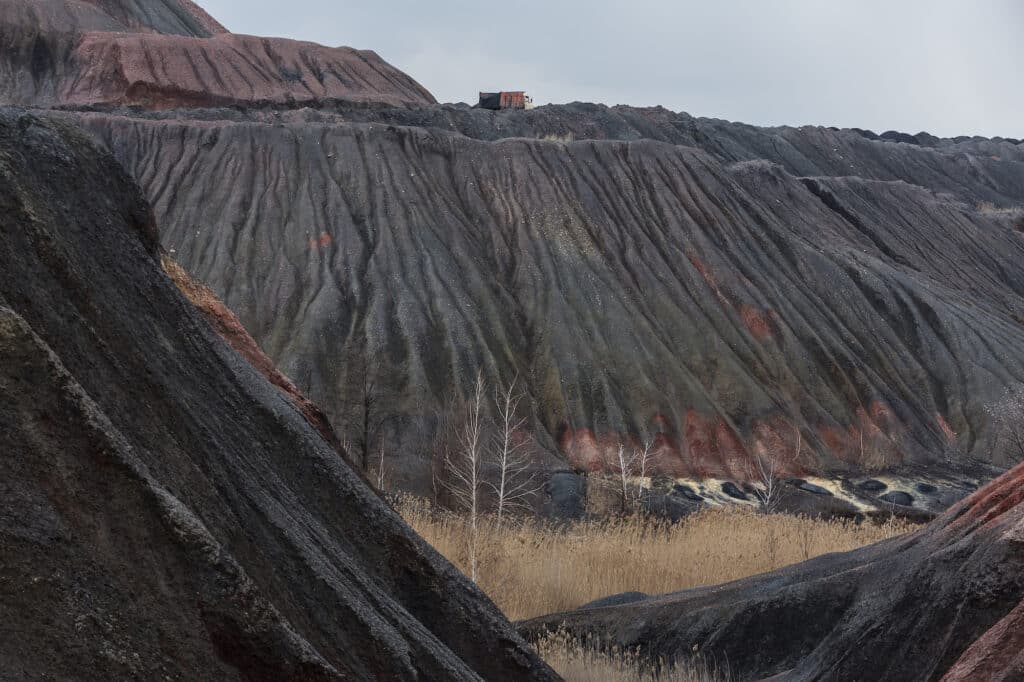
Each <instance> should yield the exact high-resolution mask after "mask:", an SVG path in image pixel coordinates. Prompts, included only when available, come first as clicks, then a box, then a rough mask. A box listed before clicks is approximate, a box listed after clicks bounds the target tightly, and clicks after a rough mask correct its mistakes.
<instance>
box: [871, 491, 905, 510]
mask: <svg viewBox="0 0 1024 682" xmlns="http://www.w3.org/2000/svg"><path fill="white" fill-rule="evenodd" d="M878 501H879V502H884V503H885V504H898V505H900V506H903V507H910V506H912V505H913V504H914V496H913V495H911V494H910V493H908V492H904V491H902V490H893V491H891V492H888V493H885V494H884V495H879V496H878Z"/></svg>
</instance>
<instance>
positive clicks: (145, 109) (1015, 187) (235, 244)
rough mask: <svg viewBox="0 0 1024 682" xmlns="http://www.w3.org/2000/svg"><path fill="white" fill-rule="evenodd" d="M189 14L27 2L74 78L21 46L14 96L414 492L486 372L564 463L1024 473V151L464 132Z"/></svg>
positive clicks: (862, 141)
mask: <svg viewBox="0 0 1024 682" xmlns="http://www.w3.org/2000/svg"><path fill="white" fill-rule="evenodd" d="M171 6H172V5H171V4H163V3H159V2H156V0H149V1H148V2H143V1H142V0H139V2H138V3H136V4H132V3H128V2H127V0H109V2H105V3H101V5H100V6H94V5H88V6H86V5H81V4H78V3H67V2H61V1H59V0H50V2H48V3H45V4H41V3H26V2H24V0H22V1H21V2H15V1H14V0H6V4H3V5H0V7H3V8H5V13H4V17H6V18H5V19H4V20H3V21H2V22H0V27H2V26H7V27H11V26H19V25H20V26H33V27H35V28H34V29H33V30H35V31H36V32H37V33H38V34H39V35H40V36H42V38H43V42H42V45H43V46H44V47H45V46H46V45H49V43H48V42H46V41H47V40H49V38H48V37H52V36H53V35H59V36H65V37H66V36H72V37H73V39H72V41H71V42H70V43H68V42H67V41H65V43H66V44H67V45H69V46H70V47H68V50H69V52H68V53H67V55H65V56H64V57H61V58H57V57H55V56H54V55H55V54H56V53H54V52H52V50H51V51H48V49H44V50H41V51H38V53H37V49H36V46H37V44H38V41H32V40H29V39H28V38H26V37H25V36H26V35H28V34H27V33H25V32H24V31H22V30H20V29H11V30H12V31H13V33H11V35H12V36H15V38H16V40H14V42H13V43H12V45H15V46H20V47H18V48H17V49H15V50H13V51H12V52H11V53H10V55H11V57H10V58H9V60H8V62H7V66H2V65H0V69H3V68H6V69H7V70H8V71H7V72H5V73H4V74H3V77H2V78H0V84H2V89H3V91H4V92H5V93H6V94H5V97H7V98H8V99H11V100H13V101H22V102H27V103H31V104H33V105H35V106H40V107H50V106H60V107H62V108H65V109H72V110H73V111H69V112H65V113H63V114H59V115H63V116H67V117H69V118H71V119H73V120H75V121H76V122H79V123H81V124H82V125H84V126H85V127H87V129H89V130H90V131H91V132H92V133H93V134H95V135H96V136H97V138H99V139H101V140H102V141H103V142H104V143H105V144H107V145H108V146H109V147H110V149H111V150H112V151H113V152H114V154H115V156H116V157H117V158H118V160H119V161H120V162H121V163H122V164H124V166H125V167H126V168H127V169H128V170H129V172H130V173H131V174H132V175H133V176H134V177H135V178H136V179H137V180H138V181H139V183H140V184H141V185H142V187H143V189H144V191H145V193H146V195H147V197H148V198H149V199H150V200H151V201H152V203H153V206H154V210H155V211H156V215H157V217H158V219H159V220H160V223H161V225H162V226H163V228H164V229H163V233H162V234H163V245H164V247H165V248H167V249H168V250H171V251H173V252H174V253H173V254H172V255H173V256H174V258H175V259H177V260H179V261H180V262H181V263H182V264H183V265H184V266H185V268H186V269H187V270H188V271H189V272H190V273H192V274H193V275H194V276H196V277H198V278H199V279H201V280H202V281H204V282H206V283H208V284H209V285H210V286H211V287H212V289H213V290H214V292H215V293H216V294H217V295H218V296H220V297H221V298H222V299H223V300H224V301H225V302H226V303H227V305H228V306H229V307H230V308H231V309H233V310H234V311H236V312H237V313H238V315H239V318H240V319H241V321H242V323H243V324H244V325H245V327H246V328H247V329H249V330H250V331H251V332H252V334H253V336H254V337H255V339H256V341H257V342H258V343H259V345H260V346H262V347H263V348H264V349H265V350H266V352H267V353H268V355H269V356H270V357H271V358H272V359H273V360H274V361H275V362H276V363H277V364H278V365H279V366H281V367H282V369H284V370H285V372H286V373H287V374H288V375H289V376H291V377H292V378H293V379H295V381H296V382H297V384H298V385H299V386H300V388H302V389H303V390H304V391H306V392H308V393H309V394H310V395H311V396H313V397H314V398H315V399H316V400H317V402H318V403H320V404H321V405H323V406H324V408H325V410H326V412H327V414H328V417H329V418H330V420H331V422H332V424H333V426H334V427H335V429H336V430H337V432H338V433H339V434H341V435H342V437H343V438H346V439H348V440H353V441H354V440H363V441H364V442H368V441H370V440H373V441H374V445H375V447H378V448H383V449H384V450H386V451H387V452H386V454H387V455H388V456H389V457H391V458H392V459H393V460H395V464H394V466H393V471H395V472H396V474H397V475H399V477H400V480H398V481H397V483H398V484H399V485H400V486H402V487H413V488H416V487H420V489H423V487H424V486H425V485H426V481H428V479H429V478H430V477H429V475H428V470H429V466H430V465H429V464H428V463H427V461H426V460H427V459H428V458H429V455H430V450H431V445H430V444H431V443H432V442H433V440H434V435H435V427H436V424H437V423H438V422H439V419H440V417H441V415H439V412H440V411H441V410H443V409H444V407H443V405H444V404H445V402H446V401H447V400H448V399H449V398H451V397H452V396H456V397H458V396H460V395H465V394H466V392H467V391H468V388H469V385H470V383H471V382H472V379H473V377H475V376H476V373H477V371H483V372H484V373H485V377H486V379H487V381H488V383H489V385H491V386H494V385H496V384H500V383H505V382H509V381H511V380H512V379H513V378H518V380H519V381H520V382H521V384H522V386H523V387H524V388H525V389H526V390H527V392H528V394H529V402H530V405H531V420H532V424H531V430H532V431H533V432H534V433H535V434H536V436H537V440H538V442H539V443H540V445H541V448H540V449H541V451H542V452H541V453H540V455H539V456H541V457H543V455H544V454H545V453H546V454H548V455H550V454H556V455H557V456H556V457H554V458H552V457H549V458H548V459H547V463H548V464H550V465H551V466H553V467H556V466H563V465H564V462H565V461H568V463H569V464H570V466H571V467H572V468H575V469H579V470H582V469H594V468H602V467H604V468H607V464H608V461H609V460H610V459H614V455H615V452H616V450H617V448H618V445H619V444H620V443H624V444H626V445H627V447H628V446H630V445H637V446H638V445H639V444H640V443H641V442H643V441H650V442H651V443H652V445H653V448H654V451H655V460H656V470H657V471H659V472H661V473H666V474H671V475H677V476H684V475H685V476H697V477H706V476H715V477H723V478H750V477H751V468H752V464H751V462H752V459H756V458H757V457H758V456H769V455H770V456H771V457H773V458H776V459H779V460H781V462H780V465H779V466H780V467H781V470H783V471H785V472H786V473H787V474H789V475H794V476H805V475H810V474H811V473H817V474H821V475H829V474H830V473H836V472H851V471H852V472H859V473H863V472H864V471H865V470H870V471H887V470H892V469H897V468H907V467H913V466H916V465H925V466H926V467H927V468H928V469H930V470H934V469H936V468H937V467H943V468H946V469H957V468H962V467H967V468H972V467H974V465H975V464H976V463H979V462H980V463H989V464H995V465H996V466H1000V467H1002V466H1006V465H1008V464H1009V463H1011V462H1012V461H1013V460H1014V458H1016V457H1018V456H1021V455H1024V453H1018V452H1016V451H1015V450H1013V449H1012V448H1008V447H1006V440H1007V439H1006V434H1004V433H1002V432H1001V431H1000V429H1001V428H1002V427H1001V426H1000V425H999V424H998V423H997V422H999V421H1000V420H1002V422H1003V423H1005V422H1006V415H1007V413H1008V412H1010V411H1012V409H1013V408H1014V404H1016V403H1015V401H1016V402H1017V403H1021V404H1024V398H1022V396H1024V390H1022V389H1021V386H1022V383H1021V381H1022V373H1021V370H1022V368H1021V363H1022V362H1024V354H1022V348H1024V344H1022V334H1024V331H1022V330H1024V324H1022V320H1024V304H1022V298H1021V293H1022V286H1024V285H1022V281H1024V274H1022V270H1024V266H1022V262H1024V259H1022V258H1021V256H1022V255H1024V253H1022V249H1024V209H1022V208H1021V205H1022V204H1024V145H1021V144H1020V142H1019V140H1015V139H1008V138H1006V139H1004V138H996V139H992V140H987V139H982V138H956V139H952V140H948V139H939V138H935V137H933V136H930V135H927V134H925V133H919V134H917V135H905V134H902V133H893V132H889V133H883V134H882V135H881V136H879V135H876V134H874V133H872V132H870V131H864V130H857V129H852V130H837V129H831V128H820V127H809V126H808V127H802V128H787V127H779V128H758V127H755V126H748V125H743V124H736V123H729V122H725V121H717V120H709V119H700V118H694V117H692V116H689V115H687V114H684V113H674V112H670V111H667V110H665V109H662V108H648V109H634V108H630V107H604V106H599V105H587V104H578V103H577V104H572V105H565V106H546V107H539V108H537V109H535V110H532V111H522V112H519V111H506V112H490V111H483V110H479V109H473V108H471V107H468V106H465V105H436V104H431V102H432V101H433V100H432V98H431V97H430V96H429V94H428V93H426V92H425V91H423V90H422V88H420V87H419V86H418V85H416V84H415V83H414V82H413V81H411V79H409V78H408V77H407V76H405V75H404V74H399V73H397V72H395V73H392V72H391V71H386V70H384V71H382V70H381V69H384V67H383V66H379V65H377V66H373V65H374V64H377V62H375V61H374V58H371V57H369V56H367V55H366V54H363V53H359V54H360V55H362V57H366V58H367V59H369V60H370V63H371V66H373V70H374V74H375V75H374V74H369V75H367V74H364V73H363V72H362V71H360V72H359V74H356V75H352V74H348V75H345V74H342V73H341V71H338V72H334V71H332V70H331V68H327V66H325V65H327V64H328V62H331V60H332V59H335V58H337V59H340V60H341V64H342V65H341V66H339V67H338V68H339V69H341V70H342V71H344V69H347V68H349V66H350V65H352V64H355V63H356V61H358V60H356V61H353V60H354V59H355V53H352V52H344V54H342V53H341V52H337V51H335V50H333V49H331V48H324V47H321V46H316V45H312V44H307V43H297V42H294V41H277V40H275V39H258V38H253V37H251V36H235V35H232V34H228V33H224V32H222V31H220V29H219V28H218V27H217V26H216V25H214V24H212V23H210V22H209V21H206V20H201V17H199V15H198V14H196V12H195V11H193V10H192V9H189V8H188V7H186V6H184V5H181V6H178V5H173V6H174V7H178V8H179V9H181V8H182V7H185V9H186V10H187V11H186V12H185V15H187V16H191V17H193V19H195V22H192V23H193V24H195V23H196V22H198V24H196V25H194V26H193V25H192V24H189V22H187V21H186V22H185V23H184V24H182V23H181V22H179V23H178V24H175V23H174V22H173V21H171V20H170V19H168V18H167V17H166V16H165V15H166V14H167V13H166V12H164V11H163V10H161V9H160V8H164V9H166V8H167V7H171ZM40 7H46V8H49V9H48V10H47V12H42V11H40V10H39V8H40ZM111 7H117V8H120V9H119V10H118V11H116V12H115V11H113V10H112V9H110V8H111ZM89 8H91V9H89ZM86 10H88V11H86ZM143 10H144V11H143ZM171 14H173V15H175V16H179V17H180V16H183V15H182V14H181V12H178V11H175V12H171ZM71 15H73V18H72V19H68V16H71ZM125 16H130V17H135V19H125V18H124V17H125ZM157 16H160V17H164V18H162V19H160V20H159V21H158V20H157V19H155V18H152V17H157ZM54 17H56V18H54ZM103 17H106V19H103ZM139 17H150V18H148V19H145V20H143V19H139ZM197 17H199V18H197ZM104 21H106V22H107V23H106V24H104V23H103V22H104ZM18 22H20V24H19V23H18ZM186 25H188V26H192V28H191V29H187V26H186ZM55 26H56V28H54V27H55ZM69 26H70V27H71V28H68V27H69ZM78 26H81V27H83V28H82V29H81V30H80V29H78V28H76V27H78ZM111 26H114V28H111ZM118 26H119V27H120V28H117V27H118ZM140 26H141V27H143V28H138V27H140ZM131 27H136V28H131ZM86 29H87V30H86ZM186 29H187V30H186ZM0 30H6V29H0ZM171 34H174V35H171ZM62 40H63V38H62ZM19 41H20V42H19ZM65 43H62V44H65ZM72 53H73V54H72ZM362 57H360V59H362ZM239 60H240V61H239ZM242 62H244V63H242ZM331 63H333V62H331ZM360 63H363V62H360ZM82 64H90V65H91V66H89V68H87V69H85V70H84V71H83V70H82V69H81V68H79V67H80V66H81V65H82ZM156 67H159V68H156ZM378 67H379V68H378ZM332 68H333V67H332ZM353 68H354V67H353ZM359 68H360V69H361V68H362V67H359ZM388 68H390V67H388ZM332 73H333V74H334V75H333V76H332V75H331V74H332ZM364 76H365V77H364ZM228 102H229V103H231V104H232V105H233V106H230V107H223V106H217V105H218V104H222V103H228ZM122 105H131V106H122ZM55 115H56V114H55ZM367 377H369V380H368V379H367ZM367 385H373V386H374V389H375V391H377V392H378V393H379V395H376V396H374V403H375V404H376V405H378V406H386V409H387V413H386V414H378V415H375V416H374V420H375V421H376V422H377V423H380V424H385V425H386V426H383V427H382V428H381V429H380V431H381V432H380V433H377V434H375V435H374V436H373V438H364V437H363V436H365V434H360V433H358V430H359V428H360V425H365V424H367V423H369V420H367V419H365V418H364V417H365V414H364V415H360V414H359V410H360V405H362V404H365V400H364V399H363V398H364V397H365V396H362V397H361V396H359V395H358V392H359V391H360V389H361V388H364V387H365V386H367ZM1011 416H1012V415H1011ZM558 460H561V461H558ZM954 475H955V474H954Z"/></svg>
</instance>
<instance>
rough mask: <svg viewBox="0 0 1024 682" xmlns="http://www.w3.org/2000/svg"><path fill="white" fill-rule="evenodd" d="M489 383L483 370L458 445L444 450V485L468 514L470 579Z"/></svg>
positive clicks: (477, 537) (474, 565) (474, 558)
mask: <svg viewBox="0 0 1024 682" xmlns="http://www.w3.org/2000/svg"><path fill="white" fill-rule="evenodd" d="M485 391H486V384H485V382H484V376H483V373H482V372H478V373H477V375H476V381H475V382H474V386H473V394H472V396H470V399H469V402H468V404H467V405H466V406H465V414H464V415H463V419H462V421H461V424H459V425H458V427H457V432H456V434H455V436H456V443H455V445H456V446H455V447H449V448H446V450H445V452H444V473H445V476H444V477H443V478H442V480H441V484H442V485H443V486H444V488H445V489H446V490H447V492H448V493H449V495H451V498H452V500H453V501H454V502H455V503H456V504H457V505H458V506H459V507H460V508H461V509H462V511H464V512H465V513H466V515H467V519H466V521H467V525H468V527H469V533H468V536H467V543H466V545H467V546H466V549H467V553H468V559H469V570H470V576H469V577H470V578H471V579H472V580H473V582H476V580H477V578H478V571H477V568H478V565H477V551H478V546H479V540H480V514H481V512H482V511H483V509H482V505H481V499H480V497H481V496H480V493H481V484H482V483H483V459H484V442H483V440H484V423H483V419H484V416H483V408H484V394H485Z"/></svg>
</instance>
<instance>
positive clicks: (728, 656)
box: [520, 465, 1024, 682]
mask: <svg viewBox="0 0 1024 682" xmlns="http://www.w3.org/2000/svg"><path fill="white" fill-rule="evenodd" d="M1022 612H1024V465H1022V466H1019V467H1017V468H1016V469H1013V470H1012V471H1010V472H1008V473H1006V474H1004V475H1003V476H1002V477H1001V478H999V479H997V480H996V481H994V482H992V483H990V484H988V485H987V486H985V487H984V488H982V489H981V490H979V491H978V492H976V493H975V494H974V495H972V496H971V497H970V498H968V499H966V500H964V501H962V502H960V503H958V504H957V505H956V506H954V507H953V508H951V509H950V510H949V511H947V512H946V513H945V514H944V515H943V516H941V517H940V518H939V519H937V520H936V521H934V522H932V523H931V524H929V525H928V526H926V527H925V528H923V529H922V530H920V531H917V532H914V533H912V534H910V535H907V536H902V537H898V538H894V539H892V540H888V541H885V542H882V543H879V544H877V545H872V546H870V547H866V548H863V549H860V550H856V551H853V552H849V553H846V554H829V555H825V556H822V557H818V558H816V559H812V560H811V561H807V562H805V563H802V564H797V565H795V566H791V567H788V568H785V569H782V570H779V571H775V572H773V573H767V574H764V575H759V576H754V577H752V578H747V579H745V580H740V581H737V582H734V583H728V584H726V585H720V586H715V587H702V588H697V589H693V590H686V591H683V592H675V593H671V594H665V595H661V596H656V597H647V598H643V597H642V596H640V597H639V598H638V597H637V595H635V594H634V595H623V596H622V597H621V598H618V599H616V598H614V597H610V598H608V599H605V600H601V602H598V603H596V604H595V605H592V607H591V608H583V609H581V610H578V611H574V612H570V613H561V614H554V615H551V616H544V617H541V618H537V619H534V620H530V621H528V622H525V623H523V624H522V625H521V626H520V630H521V632H523V633H524V634H526V635H528V636H530V637H537V636H539V635H541V634H542V633H544V632H546V631H549V630H557V629H558V628H560V627H564V628H566V629H567V630H568V631H569V632H570V633H572V634H574V635H576V636H580V637H586V636H588V635H591V636H593V637H594V638H596V640H597V641H601V642H604V643H605V644H607V645H615V646H620V647H622V648H625V649H629V650H633V649H636V648H638V647H639V648H640V650H641V651H642V653H643V655H644V656H645V657H647V658H648V659H650V660H651V661H656V660H658V659H661V658H664V659H666V660H672V659H674V658H675V657H677V656H680V655H681V653H682V652H685V654H683V655H689V654H690V653H692V652H699V653H700V655H701V656H702V657H703V658H704V659H705V660H709V661H715V662H717V663H719V664H722V665H723V667H725V665H727V666H728V668H729V670H730V671H731V673H732V674H733V675H734V676H735V679H740V680H748V679H761V678H767V677H770V676H773V675H779V677H777V678H775V677H773V678H772V679H773V680H786V681H796V680H940V679H941V680H943V681H944V682H954V681H955V682H967V681H968V680H978V681H980V680H986V681H998V680H1002V681H1005V682H1010V681H1012V680H1020V679H1024V655H1022V654H1021V651H1022V648H1021V647H1022V645H1024V627H1022Z"/></svg>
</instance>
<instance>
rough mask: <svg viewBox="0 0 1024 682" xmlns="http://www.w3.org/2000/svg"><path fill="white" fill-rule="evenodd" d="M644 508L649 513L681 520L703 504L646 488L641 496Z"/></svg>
mask: <svg viewBox="0 0 1024 682" xmlns="http://www.w3.org/2000/svg"><path fill="white" fill-rule="evenodd" d="M640 503H641V504H642V505H643V509H644V511H645V512H647V513H648V514H651V515H653V516H657V517H660V518H663V519H668V520H669V521H679V520H680V519H683V518H686V517H687V516H689V515H690V514H693V513H694V512H697V511H699V510H700V509H701V507H702V506H703V505H702V504H701V503H700V502H693V501H690V500H689V499H680V498H679V497H677V496H676V495H666V494H664V493H660V492H656V491H653V490H644V492H643V495H642V496H641V498H640Z"/></svg>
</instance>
